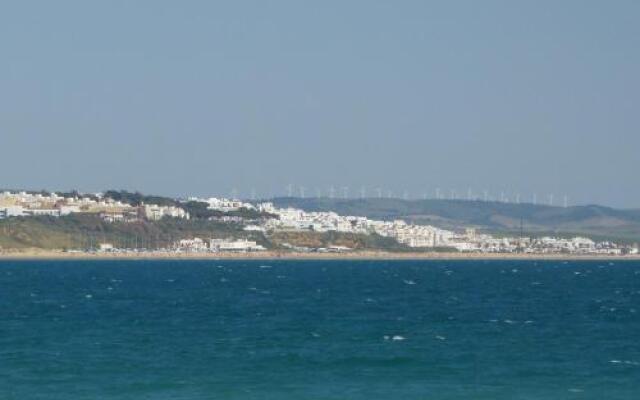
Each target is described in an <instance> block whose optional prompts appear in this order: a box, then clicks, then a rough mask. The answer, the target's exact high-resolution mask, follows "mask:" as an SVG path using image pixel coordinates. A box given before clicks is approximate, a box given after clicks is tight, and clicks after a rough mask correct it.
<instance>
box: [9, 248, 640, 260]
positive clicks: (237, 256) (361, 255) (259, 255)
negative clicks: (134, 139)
mask: <svg viewBox="0 0 640 400" xmlns="http://www.w3.org/2000/svg"><path fill="white" fill-rule="evenodd" d="M220 259H224V260H585V261H588V260H594V261H596V260H602V261H610V260H617V261H623V260H640V255H638V254H635V255H607V254H603V255H599V254H584V255H582V254H518V253H515V254H511V253H447V252H445V253H437V252H408V253H393V252H384V251H359V252H350V253H296V252H274V251H265V252H255V253H232V252H229V253H164V252H148V253H70V252H64V251H61V250H58V251H56V250H24V251H6V250H5V251H2V252H0V261H3V260H220Z"/></svg>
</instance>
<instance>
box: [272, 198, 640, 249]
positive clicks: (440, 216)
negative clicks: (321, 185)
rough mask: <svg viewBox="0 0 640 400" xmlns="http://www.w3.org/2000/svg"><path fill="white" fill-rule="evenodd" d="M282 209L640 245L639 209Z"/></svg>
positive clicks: (370, 202) (378, 205) (393, 202)
mask: <svg viewBox="0 0 640 400" xmlns="http://www.w3.org/2000/svg"><path fill="white" fill-rule="evenodd" d="M273 202H274V203H275V204H276V205H277V206H280V207H287V206H291V207H296V208H301V209H303V210H307V211H335V212H337V213H338V214H342V215H358V216H365V217H369V218H376V219H385V220H388V219H403V220H406V221H411V222H414V223H417V224H429V225H435V226H439V227H442V228H446V229H451V228H460V227H463V226H468V227H476V228H479V229H481V230H486V231H490V232H493V233H505V234H506V233H515V232H519V230H520V222H521V221H522V224H523V230H524V233H525V235H536V236H538V235H543V234H554V235H561V236H565V235H585V236H589V237H592V238H597V239H611V240H619V241H625V242H637V241H640V210H638V209H633V210H621V209H615V208H611V207H604V206H599V205H585V206H572V207H566V208H565V207H553V206H548V205H533V204H525V203H520V204H516V203H502V202H484V201H467V200H435V199H429V200H402V199H388V198H381V199H379V198H366V199H335V198H334V199H329V198H304V199H303V198H296V197H278V198H275V199H273Z"/></svg>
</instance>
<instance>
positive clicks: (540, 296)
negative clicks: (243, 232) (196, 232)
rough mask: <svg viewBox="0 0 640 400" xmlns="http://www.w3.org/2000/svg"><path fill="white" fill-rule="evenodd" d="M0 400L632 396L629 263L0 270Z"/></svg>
mask: <svg viewBox="0 0 640 400" xmlns="http://www.w3.org/2000/svg"><path fill="white" fill-rule="evenodd" d="M0 399H2V400H6V399H16V400H25V399H27V400H32V399H61V400H62V399H64V400H74V399H154V400H155V399H158V400H162V399H176V400H179V399H183V400H191V399H278V400H281V399H282V400H286V399H318V400H320V399H327V400H328V399H335V400H348V399H363V400H364V399H367V400H369V399H401V400H407V399H409V400H410V399H492V400H494V399H510V400H513V399H522V400H524V399H527V400H529V399H531V400H540V399H594V400H595V399H597V400H603V399H607V400H615V399H625V400H632V399H640V262H638V261H617V260H616V261H610V260H599V261H598V260H596V261H536V260H520V261H509V260H500V261H489V260H487V261H483V260H459V261H449V260H433V261H426V260H400V261H382V260H380V261H364V260H363V261H353V260H351V261H342V260H323V261H311V260H305V261H285V260H251V261H242V260H190V261H177V260H163V261H151V260H147V261H143V260H140V261H133V260H128V261H125V260H122V261H113V260H102V261H100V260H96V261H77V260H76V261H63V260H52V261H46V260H42V261H11V260H5V261H0Z"/></svg>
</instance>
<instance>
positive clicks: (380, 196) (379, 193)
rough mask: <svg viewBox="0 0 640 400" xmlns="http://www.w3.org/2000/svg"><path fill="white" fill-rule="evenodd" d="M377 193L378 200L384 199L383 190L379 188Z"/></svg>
mask: <svg viewBox="0 0 640 400" xmlns="http://www.w3.org/2000/svg"><path fill="white" fill-rule="evenodd" d="M376 192H378V198H379V199H381V198H382V189H381V188H377V189H376Z"/></svg>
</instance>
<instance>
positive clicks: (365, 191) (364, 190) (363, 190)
mask: <svg viewBox="0 0 640 400" xmlns="http://www.w3.org/2000/svg"><path fill="white" fill-rule="evenodd" d="M365 197H367V189H365V187H364V186H362V187H361V188H360V199H362V200H364V198H365Z"/></svg>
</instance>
